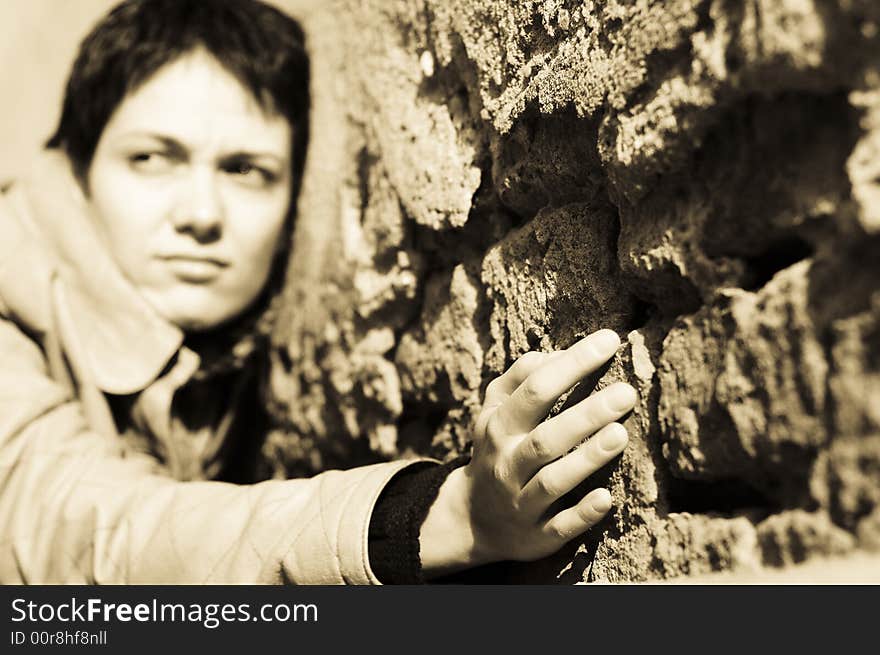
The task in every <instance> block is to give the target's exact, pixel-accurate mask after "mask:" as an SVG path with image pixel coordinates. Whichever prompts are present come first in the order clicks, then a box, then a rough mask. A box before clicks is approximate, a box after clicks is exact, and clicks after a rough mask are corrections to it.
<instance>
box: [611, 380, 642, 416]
mask: <svg viewBox="0 0 880 655" xmlns="http://www.w3.org/2000/svg"><path fill="white" fill-rule="evenodd" d="M607 392H608V395H607V396H606V402H607V403H608V407H610V408H611V409H612V411H615V412H625V411H627V410H629V409H632V408H633V406H635V404H636V400H638V396H637V394H636V390H635V389H633V388H632V386H630V385H628V384H627V383H626V382H618V383H617V384H613V385H611V386H610V387H608V389H607Z"/></svg>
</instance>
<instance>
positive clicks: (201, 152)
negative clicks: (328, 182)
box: [87, 51, 292, 330]
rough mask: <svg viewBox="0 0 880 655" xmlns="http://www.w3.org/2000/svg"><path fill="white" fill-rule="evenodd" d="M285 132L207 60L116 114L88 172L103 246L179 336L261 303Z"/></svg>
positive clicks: (281, 205)
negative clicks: (260, 297)
mask: <svg viewBox="0 0 880 655" xmlns="http://www.w3.org/2000/svg"><path fill="white" fill-rule="evenodd" d="M291 140H292V133H291V127H290V124H289V123H288V122H287V120H286V119H285V118H284V117H283V116H281V115H279V114H267V113H266V112H265V111H264V110H263V109H262V108H261V107H260V106H259V105H258V104H257V102H256V100H255V99H254V98H253V96H252V95H251V93H250V92H249V91H248V90H247V89H245V88H244V87H243V86H242V85H241V84H240V83H239V82H238V80H236V79H235V78H234V77H233V76H232V75H231V74H230V73H228V72H227V71H226V70H225V69H224V68H223V67H222V66H221V65H220V64H219V62H217V61H216V60H215V59H214V58H213V57H211V55H209V54H207V53H205V52H203V51H194V52H193V53H190V54H188V55H185V56H183V57H181V58H180V59H178V60H176V61H174V62H172V63H170V64H168V65H166V66H165V67H163V68H161V69H160V70H159V71H158V72H157V73H156V74H155V75H154V76H153V77H151V78H150V79H148V80H147V81H146V82H145V83H144V84H143V85H141V86H140V87H139V88H138V89H137V90H136V91H135V92H134V93H132V94H130V95H129V96H127V97H126V98H125V99H124V100H123V101H122V102H121V103H120V105H119V107H117V109H116V111H115V113H114V114H113V115H112V116H111V118H110V120H109V122H108V123H107V126H106V127H105V128H104V131H103V133H102V134H101V138H100V140H99V142H98V146H97V149H96V150H95V155H94V158H93V159H92V163H91V166H90V168H89V171H88V180H87V181H88V196H89V202H90V205H91V208H92V210H93V213H94V215H95V218H96V220H97V223H98V227H99V230H100V232H101V234H102V237H103V238H104V239H105V241H106V243H107V245H108V247H109V248H110V250H111V252H112V255H113V257H114V259H115V260H116V262H117V264H118V265H119V267H120V268H121V269H122V271H123V272H124V273H125V275H126V276H127V277H128V278H129V279H130V280H131V281H132V282H133V283H134V285H135V287H137V289H138V290H139V291H140V292H141V293H142V294H143V296H144V297H145V298H146V299H147V301H148V302H150V303H151V304H152V305H153V306H154V308H155V309H156V310H157V311H158V312H159V313H160V314H161V315H162V316H164V317H165V318H166V319H168V320H169V321H171V322H172V323H174V324H176V325H178V326H179V327H181V328H183V329H184V330H204V329H208V328H212V327H215V326H217V325H220V324H221V323H223V322H225V321H227V320H229V319H231V318H234V317H235V316H237V315H239V314H240V313H242V312H243V311H244V310H245V309H247V307H248V305H249V304H250V303H251V302H252V301H253V300H254V299H255V298H256V297H257V296H258V295H259V293H260V291H261V290H262V289H263V287H264V285H265V284H266V281H267V279H268V277H269V272H270V269H271V267H272V262H273V257H274V255H275V253H276V251H277V249H278V248H279V247H284V245H286V244H282V243H281V240H282V234H283V232H284V223H285V219H286V217H287V212H288V207H289V205H290V195H291V186H292V185H291V162H290V150H291V142H292V141H291Z"/></svg>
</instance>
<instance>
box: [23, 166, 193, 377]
mask: <svg viewBox="0 0 880 655" xmlns="http://www.w3.org/2000/svg"><path fill="white" fill-rule="evenodd" d="M21 188H22V191H23V196H24V199H25V201H26V205H27V208H28V210H29V211H28V214H29V218H30V219H31V220H32V222H33V224H34V225H35V227H36V228H37V230H38V233H39V235H40V237H41V239H43V241H44V244H45V245H46V247H47V248H48V250H49V251H50V255H51V258H52V260H53V263H54V264H55V269H56V272H57V279H58V283H59V284H60V285H61V287H62V293H60V294H57V295H56V298H57V302H58V303H63V304H64V305H65V306H64V307H63V308H61V310H62V311H64V312H65V313H66V315H67V316H69V317H70V319H71V321H70V322H71V328H72V329H73V330H74V331H75V333H76V334H75V335H74V336H75V338H76V339H77V341H78V342H79V347H80V349H81V351H82V355H83V357H84V358H85V360H86V362H85V364H86V365H87V366H88V368H89V370H90V373H91V375H92V379H93V381H94V383H95V384H96V385H97V386H98V387H99V388H100V389H102V390H103V391H106V392H108V393H113V394H130V393H135V392H138V391H141V390H142V389H144V388H145V387H147V386H148V385H149V384H150V383H151V382H153V380H155V379H156V378H157V377H158V376H159V374H160V373H161V372H162V370H163V369H164V368H165V367H166V365H167V364H168V362H169V361H170V360H171V358H172V357H173V356H174V354H175V353H176V352H177V351H178V350H179V349H180V346H181V344H182V343H183V332H182V331H181V330H180V329H179V328H177V327H176V326H174V325H172V324H171V323H169V322H168V321H166V320H165V319H164V318H162V317H161V316H159V314H158V313H157V312H156V311H155V310H154V309H153V308H152V306H151V305H149V303H147V301H146V300H145V299H144V298H143V296H141V294H140V293H139V292H138V291H137V290H136V289H135V287H134V286H133V285H132V284H131V282H130V281H129V280H128V279H127V278H126V277H125V276H124V275H123V274H122V272H121V271H120V269H119V267H118V266H117V265H116V262H114V261H113V258H112V256H111V255H110V253H109V252H108V250H107V248H106V246H105V245H104V243H103V242H102V240H101V237H100V235H99V234H98V231H97V229H96V227H95V224H94V221H93V219H92V218H91V217H90V216H89V210H88V208H87V205H86V201H85V199H84V197H83V194H82V191H81V190H80V187H79V185H78V184H77V183H76V181H75V180H74V178H73V174H72V172H71V170H70V165H69V164H68V162H67V158H66V157H65V156H64V155H61V154H59V153H54V152H47V153H45V154H43V155H41V156H40V158H39V159H38V160H37V161H36V164H35V166H34V167H33V168H32V169H31V172H30V174H29V175H28V176H27V177H26V178H25V179H24V180H23V183H22V186H21Z"/></svg>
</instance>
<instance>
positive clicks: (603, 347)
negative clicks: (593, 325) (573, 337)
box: [590, 330, 620, 355]
mask: <svg viewBox="0 0 880 655" xmlns="http://www.w3.org/2000/svg"><path fill="white" fill-rule="evenodd" d="M590 341H592V343H593V346H594V347H595V348H596V349H597V350H599V351H600V352H603V353H608V354H609V355H610V354H611V353H614V352H615V351H616V350H617V347H618V346H619V345H620V337H618V336H617V333H616V332H614V331H613V330H599V331H598V332H594V333H593V335H592V336H591V337H590Z"/></svg>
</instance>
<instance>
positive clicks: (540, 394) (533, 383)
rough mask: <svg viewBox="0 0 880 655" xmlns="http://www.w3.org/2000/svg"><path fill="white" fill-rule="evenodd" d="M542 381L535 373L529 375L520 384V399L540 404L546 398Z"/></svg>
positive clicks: (532, 403) (528, 402)
mask: <svg viewBox="0 0 880 655" xmlns="http://www.w3.org/2000/svg"><path fill="white" fill-rule="evenodd" d="M546 396H547V390H546V384H544V381H543V380H542V379H541V378H540V377H539V376H537V375H530V376H529V377H527V378H526V379H525V382H523V384H522V400H523V401H524V402H525V403H527V404H529V405H540V404H543V403H544V402H546V400H547V397H546Z"/></svg>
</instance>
